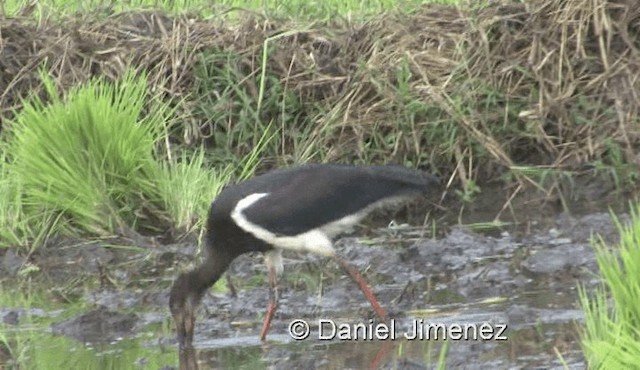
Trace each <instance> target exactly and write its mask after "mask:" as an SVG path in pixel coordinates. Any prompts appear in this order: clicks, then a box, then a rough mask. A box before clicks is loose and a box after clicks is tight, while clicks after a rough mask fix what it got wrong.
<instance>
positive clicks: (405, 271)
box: [0, 212, 629, 369]
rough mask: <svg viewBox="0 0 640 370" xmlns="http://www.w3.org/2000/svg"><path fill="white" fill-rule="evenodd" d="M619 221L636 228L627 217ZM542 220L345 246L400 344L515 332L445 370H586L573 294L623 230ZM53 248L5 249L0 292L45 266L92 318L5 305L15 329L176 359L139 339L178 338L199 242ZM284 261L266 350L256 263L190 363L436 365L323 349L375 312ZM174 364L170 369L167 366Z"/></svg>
mask: <svg viewBox="0 0 640 370" xmlns="http://www.w3.org/2000/svg"><path fill="white" fill-rule="evenodd" d="M618 217H619V219H620V220H621V221H622V222H628V219H629V218H628V216H626V215H625V214H623V213H622V214H621V215H619V216H618ZM544 221H545V222H534V223H533V224H528V225H527V227H525V228H524V229H523V228H522V227H521V228H513V229H509V230H507V229H504V228H503V229H501V230H498V229H494V230H492V231H491V232H485V233H478V232H473V231H471V230H470V229H469V228H467V227H463V226H453V227H447V228H446V230H444V231H443V230H440V231H441V232H439V233H436V234H437V235H443V236H436V237H428V236H425V234H426V233H425V227H410V226H407V225H402V224H401V225H397V224H391V225H390V226H389V227H386V228H381V229H370V230H368V231H367V230H360V231H362V232H364V235H365V236H361V237H357V238H356V237H345V238H342V239H340V240H338V241H337V242H336V249H337V250H338V251H339V253H340V254H342V255H343V256H346V257H347V259H348V260H349V261H351V262H352V263H353V264H354V265H355V266H356V267H358V269H360V270H361V271H363V274H364V275H365V276H366V278H367V279H368V280H369V281H370V283H371V284H372V286H373V289H374V291H375V293H376V294H377V296H378V299H379V300H380V302H381V303H382V305H383V306H384V307H385V308H386V309H387V310H388V311H389V313H390V317H391V318H392V319H394V323H395V328H396V331H397V332H398V333H400V335H399V336H401V335H402V334H403V333H407V332H410V331H411V329H412V326H413V325H414V324H415V323H416V320H418V321H420V322H426V323H431V324H445V325H453V324H457V325H463V326H464V325H468V326H469V327H471V326H473V325H476V326H480V325H483V324H487V325H493V327H494V328H496V327H500V328H501V327H505V328H506V330H505V331H504V333H503V334H504V337H505V338H506V340H500V339H484V340H482V339H476V340H449V341H448V353H447V360H446V361H447V365H448V367H449V368H487V367H497V368H554V367H558V368H562V367H563V366H567V367H568V368H570V369H574V368H575V369H578V368H585V367H586V365H585V362H584V359H583V356H582V354H581V351H580V346H579V334H578V324H579V323H580V321H581V320H582V312H581V310H580V307H579V305H578V303H577V301H578V300H577V286H578V284H582V285H583V286H585V287H586V288H587V289H591V288H593V287H594V286H596V285H597V284H599V282H600V280H599V278H598V271H597V264H596V260H595V255H594V250H593V248H592V246H591V245H590V240H591V238H592V237H593V236H594V235H600V236H601V237H602V238H603V240H604V241H606V242H608V243H612V245H613V244H615V243H616V241H617V237H618V232H617V229H616V227H615V225H614V223H613V221H612V220H611V217H610V215H609V213H606V212H598V213H588V214H583V215H578V216H576V215H573V216H572V215H569V214H568V213H561V214H559V215H556V216H554V217H546V216H545V217H544ZM532 225H533V226H532ZM359 235H360V233H359ZM52 243H57V245H56V246H55V247H51V248H47V249H42V250H41V251H39V252H38V253H35V254H32V255H30V256H24V255H21V254H19V253H17V252H16V251H15V250H12V249H9V250H6V251H5V252H4V254H3V255H2V256H1V258H0V275H1V276H5V278H4V279H3V283H4V284H7V282H10V281H12V280H11V279H15V276H16V275H18V274H20V271H21V270H24V268H25V266H38V267H39V269H40V272H39V273H38V274H36V276H35V277H34V281H35V283H36V284H42V285H43V286H47V287H48V288H47V289H49V292H50V293H51V294H52V296H54V297H58V299H60V300H61V301H78V300H81V301H84V302H86V306H87V307H88V308H87V309H85V310H83V311H82V312H80V313H78V314H75V315H71V316H70V317H69V315H65V314H64V312H60V311H47V310H46V309H42V308H38V307H33V308H30V309H18V308H12V307H1V306H0V320H1V321H2V322H3V323H4V324H5V325H8V326H14V327H20V325H22V323H23V320H22V318H23V317H24V316H25V315H26V314H29V315H30V316H31V317H33V316H36V317H37V316H43V317H44V316H46V317H49V318H51V317H53V318H54V320H53V321H55V323H54V324H53V325H52V326H51V327H50V331H51V332H52V333H53V334H55V335H64V336H68V337H71V338H74V339H76V340H78V341H80V342H82V343H96V342H106V343H112V342H115V341H118V340H121V339H122V338H135V339H136V340H138V341H139V342H140V343H141V345H145V346H159V347H161V348H163V349H166V348H170V349H172V350H173V349H175V347H176V342H175V338H174V335H173V333H172V332H171V331H165V332H164V334H159V335H158V334H157V333H156V335H155V337H154V339H153V340H149V339H146V338H148V336H145V335H143V334H145V333H146V332H149V331H150V330H152V329H149V328H150V327H154V325H155V327H157V325H165V327H170V319H169V313H168V309H167V303H168V289H169V286H170V284H171V282H172V280H173V278H174V277H175V276H176V275H177V273H178V272H179V271H181V270H184V269H185V268H187V266H188V265H190V264H193V260H194V258H193V256H194V255H196V254H197V248H196V244H197V243H196V242H195V240H185V241H183V242H181V243H176V244H170V245H162V244H160V243H158V242H157V241H156V240H155V239H153V238H146V239H145V240H144V241H140V240H127V239H120V238H119V239H110V240H99V241H82V240H68V239H65V240H55V241H52ZM284 264H285V273H284V276H283V277H282V279H281V282H280V307H279V311H278V313H277V314H276V317H275V319H274V322H273V323H272V328H271V332H270V334H269V337H268V339H269V344H268V345H264V344H261V343H260V342H259V340H258V334H259V330H260V325H261V318H262V315H263V310H264V308H265V307H266V304H267V298H268V297H267V284H266V273H265V268H264V264H263V261H262V257H261V256H260V255H245V256H242V257H240V258H238V259H237V260H236V261H235V262H234V264H233V265H232V267H231V269H230V271H229V274H228V275H229V283H230V284H231V285H232V286H233V288H234V289H232V290H229V289H227V290H225V291H217V290H216V289H213V290H211V291H210V292H209V293H207V294H206V295H205V297H204V298H203V302H202V305H201V308H200V311H199V315H198V321H197V324H196V329H195V333H196V336H195V343H194V345H195V347H196V353H193V354H192V355H193V356H194V358H195V360H196V361H198V363H199V364H200V368H201V369H207V368H230V367H233V368H254V367H256V368H263V367H269V368H275V369H280V368H282V369H285V368H302V367H307V368H326V369H337V368H366V367H370V368H385V369H386V368H394V369H425V368H432V367H433V366H434V365H435V363H436V362H437V358H438V355H439V352H440V350H441V349H442V347H443V344H444V342H443V341H441V340H440V341H433V340H431V341H429V340H406V339H402V338H399V339H397V340H394V341H389V340H338V339H333V340H320V339H318V338H317V336H318V335H317V334H318V331H319V329H320V328H319V326H320V324H319V320H320V319H327V320H332V321H333V322H335V323H337V324H349V325H353V324H359V323H360V324H365V325H367V324H376V323H377V322H376V321H375V320H374V317H375V316H374V313H373V311H372V310H371V307H370V306H369V304H368V302H367V301H366V299H365V298H364V297H363V296H362V294H361V293H360V291H359V290H358V288H357V286H356V285H355V284H354V283H353V282H352V281H351V280H350V279H349V278H348V277H347V276H346V275H345V274H344V273H343V272H342V271H341V270H340V269H339V267H338V266H337V265H335V264H334V263H332V262H331V261H328V260H327V259H325V258H321V257H317V256H309V255H298V254H295V253H290V254H285V260H284ZM12 277H14V278H12ZM223 280H224V279H223ZM232 292H234V293H235V295H234V294H232ZM294 319H303V320H306V321H307V322H308V323H309V324H310V326H311V332H312V333H313V334H312V336H311V337H310V338H308V339H306V340H301V341H296V340H294V339H292V337H291V336H290V335H289V334H288V330H289V325H290V324H291V322H292V321H293V320H294ZM176 357H177V351H176ZM143 360H144V359H143ZM143 360H141V361H142V363H144V361H143ZM176 366H177V364H176V363H167V364H166V366H165V367H164V368H165V369H170V368H175V367H176ZM142 368H144V367H142Z"/></svg>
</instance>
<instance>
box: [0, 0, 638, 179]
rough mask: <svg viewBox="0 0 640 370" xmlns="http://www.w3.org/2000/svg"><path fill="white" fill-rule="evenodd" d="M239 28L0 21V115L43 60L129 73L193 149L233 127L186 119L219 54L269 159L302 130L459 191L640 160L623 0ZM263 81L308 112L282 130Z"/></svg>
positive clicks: (633, 50) (634, 70)
mask: <svg viewBox="0 0 640 370" xmlns="http://www.w3.org/2000/svg"><path fill="white" fill-rule="evenodd" d="M245 19H246V20H245V21H243V22H241V23H238V22H235V23H227V22H225V21H224V18H220V20H218V21H205V20H202V19H199V18H198V17H195V16H189V15H183V16H168V15H165V14H161V13H158V12H151V11H146V12H137V13H123V14H113V15H109V16H106V17H105V15H96V14H94V15H82V16H77V17H76V18H71V19H66V20H64V21H63V22H54V21H43V22H42V23H40V24H39V25H36V24H35V22H34V21H33V20H31V19H18V18H14V19H4V20H3V21H2V25H0V37H1V39H0V40H1V41H0V71H2V72H1V73H0V109H1V112H0V117H1V118H0V119H2V121H1V122H2V123H5V124H6V122H7V120H6V119H7V118H8V117H10V116H11V111H12V110H13V109H20V98H21V97H24V96H26V95H27V94H30V93H38V92H40V91H41V88H42V87H41V83H40V81H39V80H38V78H37V68H38V67H39V66H41V65H43V64H44V65H45V66H46V67H45V68H46V69H48V70H49V71H50V73H51V74H52V75H53V76H56V78H57V81H58V83H59V84H60V85H61V86H62V87H64V88H68V87H70V86H73V85H76V84H78V83H80V82H83V81H86V80H88V79H89V78H90V77H91V76H96V75H105V76H108V77H109V78H111V79H115V78H117V77H118V76H120V75H122V74H123V73H124V72H125V70H126V69H127V67H128V66H134V67H135V68H136V69H139V70H145V71H146V72H147V73H148V76H149V80H150V85H151V86H150V88H151V89H153V90H154V91H163V92H164V93H165V94H166V96H167V98H170V99H173V101H174V102H175V104H177V105H178V110H177V111H178V115H179V117H180V119H179V121H178V123H177V125H176V126H175V129H176V131H175V133H174V139H175V140H177V141H180V142H184V143H187V144H190V143H199V142H202V141H205V142H206V141H207V140H208V138H209V137H210V136H211V135H212V132H216V130H229V127H231V126H233V125H234V124H236V122H234V121H233V120H227V121H225V122H216V121H214V120H211V119H208V118H207V117H203V116H202V115H201V114H197V113H196V112H195V110H194V106H197V104H198V96H197V94H194V86H195V85H196V83H197V81H196V80H197V74H196V72H197V69H198V66H199V63H201V60H202V56H203V55H205V54H207V53H212V52H213V53H215V52H221V51H223V52H224V53H227V54H233V55H235V56H236V57H235V59H234V65H233V68H235V69H236V70H237V71H238V72H239V73H241V74H242V75H244V76H246V78H244V79H242V80H240V81H239V82H238V88H239V89H242V92H243V93H244V94H247V95H248V96H250V97H251V99H252V100H251V101H252V102H254V103H255V105H256V107H257V108H256V109H257V115H256V117H255V119H256V120H260V121H263V122H265V123H268V122H273V121H276V122H279V123H280V126H281V127H280V128H281V130H282V143H280V145H279V149H278V150H279V153H277V154H278V155H283V156H286V155H287V154H288V151H289V150H291V147H292V146H293V144H292V143H291V140H292V139H290V138H287V133H289V132H304V135H305V138H306V140H310V141H312V142H313V148H315V149H313V150H318V151H319V152H320V154H319V155H318V156H317V158H316V159H319V160H327V161H329V160H355V161H368V162H380V161H389V160H393V161H404V162H410V163H413V164H414V165H420V166H425V165H426V164H428V165H430V166H433V167H436V168H438V169H439V170H440V172H442V173H449V174H451V179H452V181H453V180H455V179H457V180H459V181H462V182H463V183H466V182H468V181H472V180H474V181H475V180H478V179H482V178H489V177H491V176H494V175H495V174H497V173H498V174H499V173H504V172H505V171H507V170H509V169H511V168H516V167H518V168H520V167H522V166H526V167H531V168H555V169H579V168H581V166H583V165H584V164H585V163H608V164H610V165H612V166H614V165H615V166H619V165H623V164H631V165H633V166H634V168H635V166H637V164H638V161H639V160H638V158H637V157H636V155H635V153H636V152H637V148H638V143H639V139H640V131H639V129H638V127H639V125H638V121H637V116H638V106H639V97H638V91H640V90H639V89H638V87H639V83H640V82H639V81H640V80H639V78H638V73H639V63H640V55H639V47H640V40H639V39H638V37H637V35H638V34H640V8H638V7H637V5H636V2H635V1H633V0H618V1H607V0H579V1H557V0H544V1H530V2H527V3H526V4H520V3H505V4H494V5H491V6H488V7H485V8H483V9H471V8H468V7H467V8H457V7H454V6H446V5H429V6H425V7H423V8H421V9H420V10H419V11H417V12H416V13H414V14H412V15H411V16H406V15H402V16H401V15H395V14H385V15H383V16H381V17H379V18H377V19H374V20H372V21H368V22H365V23H348V22H346V21H344V20H341V21H339V22H336V23H334V24H326V23H322V24H320V23H317V24H305V25H299V24H294V23H292V22H291V21H272V20H269V19H265V18H263V17H261V16H259V15H256V14H252V13H247V15H246V17H245ZM278 35H279V36H278ZM265 41H267V42H265ZM265 45H266V46H267V53H265V54H264V55H263V51H264V47H265ZM264 56H266V59H263V58H264ZM263 63H264V66H265V67H266V68H265V69H264V70H263V69H262V66H263ZM267 75H268V76H271V77H275V79H274V80H275V81H277V82H279V83H280V85H281V86H283V89H284V90H285V91H286V92H287V93H292V94H295V96H296V97H297V98H298V101H299V102H301V106H300V107H298V108H296V109H297V110H296V114H298V115H300V116H305V115H306V116H305V117H306V118H304V119H302V120H295V121H294V120H291V121H288V120H287V119H285V118H283V116H284V114H282V111H284V108H282V111H281V110H279V109H273V108H272V107H271V108H270V107H266V106H264V105H262V102H263V100H264V99H266V97H268V94H269V91H270V90H269V88H270V85H269V83H265V80H264V79H262V77H264V76H267ZM214 93H215V92H214ZM265 94H266V95H265ZM283 104H284V103H283ZM224 109H228V110H229V111H234V110H238V109H240V108H239V107H238V105H237V104H229V105H228V106H225V108H224ZM292 122H293V123H292ZM301 122H302V123H301ZM295 125H298V126H300V125H303V126H306V127H296V126H295ZM287 143H289V144H291V145H289V144H287ZM228 149H229V150H233V148H228ZM516 175H517V176H516V177H518V176H519V175H518V174H517V173H516ZM521 177H522V176H520V178H521ZM525 177H526V176H525Z"/></svg>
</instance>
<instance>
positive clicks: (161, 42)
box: [0, 0, 640, 368]
mask: <svg viewBox="0 0 640 370" xmlns="http://www.w3.org/2000/svg"><path fill="white" fill-rule="evenodd" d="M428 2H429V3H436V4H429V5H428V6H425V5H424V3H426V1H421V0H394V1H391V0H379V1H366V2H340V1H325V2H309V1H303V0H300V1H281V2H265V1H259V2H258V1H232V0H228V1H219V2H217V5H216V6H211V5H210V2H209V1H201V0H192V1H187V0H183V1H149V0H136V1H128V2H115V1H112V2H105V1H87V2H79V1H69V0H49V1H34V2H25V1H19V0H13V1H4V2H2V4H0V37H1V38H2V40H1V41H2V46H1V48H0V92H1V94H0V247H5V248H6V247H20V248H23V249H24V250H25V251H28V252H29V253H30V252H33V251H34V250H35V249H37V248H39V247H42V246H45V245H47V244H48V243H47V242H48V241H49V240H50V239H51V237H52V236H60V235H62V236H66V237H69V236H74V237H81V238H95V237H104V236H111V235H124V236H131V235H134V236H136V235H140V234H144V235H147V234H151V235H162V236H164V237H166V239H167V240H171V241H175V240H178V239H180V237H181V236H183V235H186V234H197V233H198V232H200V231H201V226H202V221H203V219H204V215H205V213H206V211H207V208H208V206H209V202H210V201H211V199H213V198H214V197H215V195H216V194H217V192H218V191H219V190H220V188H221V186H223V185H224V184H226V183H228V182H231V181H235V180H238V179H243V178H246V177H248V176H251V174H252V173H253V172H254V171H256V170H263V169H268V168H271V167H276V166H282V165H289V164H292V163H303V162H308V161H318V162H322V161H335V162H351V163H382V162H400V163H404V164H406V165H408V166H413V167H419V168H422V169H429V170H431V171H434V172H437V173H440V174H441V175H443V177H444V178H447V179H448V180H449V181H448V184H450V185H451V186H454V187H455V188H456V189H458V190H451V191H449V193H450V194H452V195H453V196H454V197H456V198H457V199H458V200H459V201H460V203H461V204H463V206H464V204H466V203H470V202H473V201H474V199H475V198H476V197H478V196H479V195H481V194H482V191H483V189H484V188H485V183H487V182H488V181H491V180H495V179H500V180H501V181H503V183H504V184H505V185H510V186H511V187H510V188H511V189H515V190H513V193H511V194H505V199H506V200H505V202H506V203H507V204H508V203H509V202H510V201H511V200H512V199H513V198H514V196H515V195H516V194H517V193H518V192H520V191H522V189H524V188H525V186H531V185H532V187H533V188H535V189H537V190H539V191H540V192H541V193H542V194H543V195H545V196H549V197H552V196H558V197H559V199H560V200H561V201H562V202H563V203H564V204H566V201H565V193H566V188H567V186H566V185H567V184H568V188H570V189H571V191H573V190H575V189H576V188H579V186H576V185H575V184H576V183H577V182H576V180H577V179H579V178H581V177H592V176H599V177H600V178H604V179H607V180H610V182H611V183H613V184H614V185H613V186H612V187H611V190H625V189H632V188H635V187H637V182H638V178H639V172H638V160H639V159H638V156H637V155H636V153H637V148H638V147H639V145H640V135H638V124H639V122H638V114H637V111H638V101H637V99H636V98H635V95H634V94H633V93H630V92H633V91H637V90H638V87H639V85H638V84H639V83H640V82H639V81H640V79H638V78H637V74H638V67H637V55H638V48H639V45H640V43H638V40H636V38H635V37H634V35H637V34H640V26H639V25H640V22H639V19H640V15H639V14H638V13H637V12H632V11H630V10H629V9H627V8H625V5H624V4H623V5H621V4H620V3H619V2H613V1H607V0H595V1H593V2H590V3H589V4H587V5H585V4H583V3H580V2H570V1H555V0H542V1H536V2H529V3H527V4H525V3H524V2H516V1H514V2H512V3H504V4H502V3H501V4H498V3H499V2H490V4H489V3H483V4H482V6H475V5H474V6H471V5H465V6H462V7H457V6H454V5H451V4H453V3H457V2H456V1H446V0H443V1H437V2H433V1H428ZM472 3H473V4H475V3H474V2H470V3H469V4H472ZM265 4H266V5H267V6H265ZM603 183H606V181H603ZM507 204H505V206H504V207H503V209H506V208H508V207H507ZM639 222H640V221H638V212H637V211H636V212H635V213H634V223H633V226H631V227H626V226H624V227H623V226H622V225H620V229H621V233H622V241H621V247H620V252H619V253H616V252H612V251H609V250H608V249H607V248H606V247H605V246H604V243H602V242H600V243H597V249H598V255H599V260H598V261H599V264H600V269H601V271H602V273H603V278H604V279H605V284H604V285H603V287H602V288H601V289H600V290H598V291H596V292H595V293H594V294H593V295H590V294H588V292H587V291H586V289H585V288H583V289H582V290H581V293H580V294H581V296H580V297H581V303H582V305H583V308H584V310H585V312H586V316H587V325H586V329H585V331H584V335H583V346H584V350H585V353H586V355H587V358H588V360H589V362H590V366H591V367H594V368H598V367H607V368H609V367H612V366H619V367H621V368H622V367H625V368H627V367H633V366H634V362H633V361H634V359H635V358H637V357H638V355H639V354H640V349H638V343H640V340H639V338H638V332H637V329H636V328H637V326H638V325H637V323H638V322H639V319H640V318H639V313H640V312H639V311H638V309H637V308H636V306H635V305H634V302H638V298H640V297H638V295H639V294H638V292H639V291H640V289H639V287H640V284H638V283H637V280H635V279H634V278H635V277H638V276H640V271H638V268H637V266H636V265H637V263H636V264H634V261H639V260H640V255H638V252H637V249H638V248H637V246H638V245H640V237H638V236H637V235H640V234H638V232H639V230H640V229H639V226H638V225H640V223H639ZM501 225H503V224H502V223H501V222H500V221H499V220H495V221H494V222H487V223H476V224H475V225H474V226H475V228H476V229H480V228H484V229H488V228H494V227H497V228H499V227H500V226H501ZM618 256H619V257H618ZM35 270H37V267H35V266H34V267H31V265H29V266H27V267H26V268H23V269H22V270H21V271H23V272H24V274H25V275H28V274H29V273H30V272H33V271H35ZM320 283H322V281H320ZM303 284H306V285H310V286H315V285H317V284H316V283H315V281H307V282H303ZM314 284H315V285H314ZM0 293H2V294H0V296H2V298H3V299H4V297H5V296H8V295H9V294H8V293H6V290H5V291H3V292H0ZM609 297H611V303H610V302H609ZM7 302H8V299H7V300H6V301H3V304H4V305H6V304H8V303H7ZM25 304H26V305H30V303H29V304H27V303H25ZM165 330H168V329H166V328H165ZM7 333H10V334H11V335H8V334H7ZM15 338H16V336H14V333H12V332H10V330H4V329H3V331H0V354H1V353H2V350H3V348H5V349H9V351H10V354H9V355H10V357H11V358H13V359H18V360H17V361H16V363H19V362H21V361H20V360H22V359H23V358H26V357H30V358H36V356H37V351H31V350H30V349H29V346H28V342H29V341H30V340H32V339H31V338H28V337H25V338H26V339H24V340H22V339H20V338H18V340H16V339H15ZM33 340H34V341H35V340H36V339H33ZM31 352H32V353H31ZM444 352H445V351H443V353H444ZM43 353H45V352H43ZM60 353H62V352H59V353H55V354H51V356H52V358H45V356H43V360H42V362H48V363H62V362H60V361H63V360H64V359H59V358H55V355H59V354H60ZM137 353H138V352H132V354H131V356H130V357H127V359H126V361H127V364H130V363H131V361H133V358H134V357H135V356H138V354H137ZM89 357H90V356H89ZM59 360H60V361H59ZM37 362H38V361H36V363H37ZM159 363H160V362H159ZM162 363H165V362H162ZM441 363H443V361H441ZM605 365H606V366H605ZM74 366H75V365H72V366H71V367H74ZM78 366H79V365H78ZM113 366H116V365H113ZM117 366H125V367H126V366H127V365H117ZM67 367H68V366H67Z"/></svg>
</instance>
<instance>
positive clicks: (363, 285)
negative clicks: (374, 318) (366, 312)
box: [333, 255, 388, 321]
mask: <svg viewBox="0 0 640 370" xmlns="http://www.w3.org/2000/svg"><path fill="white" fill-rule="evenodd" d="M333 258H334V259H335V260H336V262H338V264H339V265H340V267H342V269H343V270H344V271H345V272H346V273H347V274H349V276H351V279H353V281H355V282H356V283H357V284H358V286H359V287H360V290H362V293H364V296H365V297H367V300H369V303H371V306H372V307H373V310H374V311H375V312H376V315H378V317H379V318H380V320H382V321H387V320H388V317H387V312H386V311H385V310H384V308H382V306H380V303H378V299H377V298H376V296H375V295H374V294H373V291H371V288H370V287H369V285H368V284H367V281H366V280H365V279H364V276H362V274H361V273H360V271H358V269H356V268H355V267H354V266H353V265H351V264H350V263H349V262H347V260H345V259H344V258H342V257H340V256H338V255H335V256H334V257H333Z"/></svg>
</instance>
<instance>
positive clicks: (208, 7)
mask: <svg viewBox="0 0 640 370" xmlns="http://www.w3.org/2000/svg"><path fill="white" fill-rule="evenodd" d="M458 2H459V1H458V0H367V1H338V0H327V1H305V0H284V1H282V0H221V1H216V2H215V3H212V1H210V0H129V1H108V0H88V1H78V0H44V1H38V2H37V3H36V4H35V6H33V7H31V6H30V5H29V4H30V3H31V2H30V1H26V0H8V1H5V2H3V5H2V6H1V7H0V14H2V13H4V14H6V15H7V16H17V15H20V14H26V15H34V16H36V17H38V18H42V17H47V16H50V15H54V16H59V15H69V14H73V13H75V12H80V13H91V12H102V13H103V14H105V15H108V14H112V13H114V12H116V13H117V12H123V11H130V10H139V9H150V8H153V9H162V10H165V11H168V12H171V13H182V12H185V11H195V12H197V13H199V14H200V15H202V16H205V17H215V18H217V19H219V17H220V16H221V15H222V16H230V17H232V18H233V17H236V18H239V19H241V18H243V17H244V16H246V11H250V12H258V13H261V14H264V15H265V16H267V17H269V18H272V17H280V18H294V19H306V20H330V19H332V18H336V17H338V18H346V19H350V18H365V17H370V16H374V15H376V14H380V13H381V12H384V11H386V10H392V9H396V10H401V11H410V10H412V9H415V8H416V7H417V6H420V5H421V4H425V3H442V4H455V3H458ZM221 11H222V14H221Z"/></svg>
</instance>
